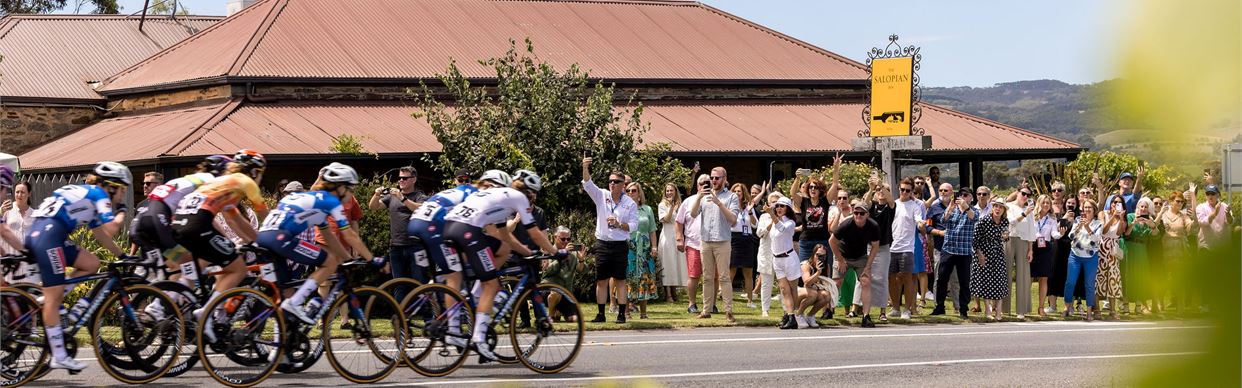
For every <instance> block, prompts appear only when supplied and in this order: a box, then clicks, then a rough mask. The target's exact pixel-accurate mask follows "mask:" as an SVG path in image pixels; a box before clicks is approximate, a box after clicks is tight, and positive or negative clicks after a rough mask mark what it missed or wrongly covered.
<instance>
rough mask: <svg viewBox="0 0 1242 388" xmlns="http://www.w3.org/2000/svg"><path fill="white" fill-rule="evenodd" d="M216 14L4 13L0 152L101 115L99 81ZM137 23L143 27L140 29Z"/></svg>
mask: <svg viewBox="0 0 1242 388" xmlns="http://www.w3.org/2000/svg"><path fill="white" fill-rule="evenodd" d="M221 19H224V18H223V17H220V16H181V15H177V16H174V17H169V16H161V17H148V18H147V19H146V21H145V22H142V21H141V18H140V17H137V16H123V15H21V14H14V15H6V16H4V17H3V18H0V54H2V55H4V60H3V61H0V77H3V78H2V79H0V151H4V152H9V153H21V152H25V151H27V150H29V149H31V148H33V147H34V146H36V145H39V144H41V143H45V142H47V141H49V140H51V139H54V138H56V137H58V136H61V135H63V134H65V133H68V132H70V131H73V130H76V129H79V128H82V127H83V126H85V125H87V124H90V123H92V122H95V121H98V120H99V119H101V118H104V117H107V116H108V108H109V107H108V105H107V98H106V97H104V96H101V95H99V93H97V92H96V91H95V87H97V86H98V85H99V83H100V82H102V81H103V80H104V79H107V78H108V77H110V76H112V75H114V74H116V73H117V72H119V71H121V70H124V69H125V68H128V67H129V66H130V65H133V64H135V63H138V62H141V61H142V60H144V59H147V58H148V57H150V56H151V55H153V54H155V53H158V52H160V51H161V50H163V49H166V48H168V47H172V46H173V45H175V44H177V42H180V41H181V40H183V39H185V38H187V37H189V36H190V35H194V34H195V33H198V32H199V31H202V30H203V29H204V28H207V26H210V25H212V24H213V23H215V22H217V21H220V20H221ZM139 23H142V30H141V31H139Z"/></svg>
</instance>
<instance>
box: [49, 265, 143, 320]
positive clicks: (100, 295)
mask: <svg viewBox="0 0 1242 388" xmlns="http://www.w3.org/2000/svg"><path fill="white" fill-rule="evenodd" d="M100 279H108V281H106V282H104V283H101V284H99V285H96V286H95V287H94V288H92V289H91V291H90V292H88V293H87V295H94V296H95V298H94V299H92V300H91V304H90V306H88V307H87V308H86V310H85V311H83V312H82V315H81V316H78V320H77V322H73V325H72V326H69V327H67V328H66V330H65V335H67V336H72V335H74V334H77V332H78V330H81V329H82V326H84V325H85V324H86V323H87V322H89V321H90V317H92V316H94V314H95V311H96V310H98V309H99V307H100V306H101V305H103V302H104V300H107V299H108V295H111V294H112V291H113V290H114V289H116V288H117V286H118V285H120V284H121V282H122V278H121V274H120V273H118V272H116V270H114V269H109V270H108V272H105V273H101V274H95V275H88V276H79V277H75V278H71V279H68V280H66V281H65V284H64V285H66V286H67V285H70V284H77V283H82V282H89V281H92V280H100ZM79 300H81V298H79ZM74 303H77V302H76V301H75V302H74ZM121 306H123V307H124V310H125V316H126V317H127V318H129V319H130V321H131V322H138V314H137V313H136V312H135V311H134V308H133V306H131V305H130V303H129V295H126V294H124V293H121ZM61 325H64V322H61Z"/></svg>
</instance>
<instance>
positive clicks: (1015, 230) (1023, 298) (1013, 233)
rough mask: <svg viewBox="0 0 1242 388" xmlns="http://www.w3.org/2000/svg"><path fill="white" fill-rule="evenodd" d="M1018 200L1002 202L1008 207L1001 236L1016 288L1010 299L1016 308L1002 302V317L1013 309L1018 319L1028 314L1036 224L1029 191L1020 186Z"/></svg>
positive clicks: (1010, 302) (1008, 302)
mask: <svg viewBox="0 0 1242 388" xmlns="http://www.w3.org/2000/svg"><path fill="white" fill-rule="evenodd" d="M1024 186H1025V185H1024ZM1017 193H1018V197H1017V199H1016V200H1014V201H1012V202H1007V203H1005V207H1006V208H1008V209H1006V211H1005V215H1006V216H1008V217H1009V227H1008V231H1007V233H1005V235H1004V240H1005V271H1006V272H1007V273H1009V274H1011V275H1008V276H1009V279H1011V280H1012V281H1013V283H1014V284H1015V286H1016V288H1015V291H1014V293H1013V297H1014V298H1017V302H1016V306H1015V302H1013V301H1012V300H1011V299H1012V298H1009V297H1006V298H1005V299H1004V300H1002V301H1001V310H1002V311H1004V313H1005V314H1009V313H1011V312H1013V311H1014V310H1015V309H1014V308H1015V307H1016V310H1017V314H1018V319H1024V318H1026V314H1030V313H1031V266H1030V262H1031V261H1032V259H1033V256H1032V255H1033V254H1034V251H1033V250H1032V249H1033V246H1032V245H1033V244H1034V243H1035V223H1034V217H1033V213H1034V212H1035V206H1034V204H1033V203H1032V200H1033V198H1031V194H1033V193H1031V189H1030V188H1029V187H1023V188H1020V189H1018V191H1017Z"/></svg>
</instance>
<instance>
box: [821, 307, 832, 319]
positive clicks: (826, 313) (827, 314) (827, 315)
mask: <svg viewBox="0 0 1242 388" xmlns="http://www.w3.org/2000/svg"><path fill="white" fill-rule="evenodd" d="M834 313H835V312H834V311H833V309H824V315H823V316H821V317H820V318H823V319H832V315H833V314H834Z"/></svg>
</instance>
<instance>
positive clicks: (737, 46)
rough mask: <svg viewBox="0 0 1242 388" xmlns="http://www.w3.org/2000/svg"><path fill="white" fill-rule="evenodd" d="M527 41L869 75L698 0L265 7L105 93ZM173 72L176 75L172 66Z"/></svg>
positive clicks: (300, 72)
mask: <svg viewBox="0 0 1242 388" xmlns="http://www.w3.org/2000/svg"><path fill="white" fill-rule="evenodd" d="M526 37H530V38H531V40H532V41H533V42H534V44H535V46H536V54H538V55H539V56H540V58H541V59H544V60H546V61H548V62H550V63H551V64H553V65H555V66H558V67H565V66H568V65H570V64H574V63H577V64H579V65H580V66H581V67H582V68H584V69H587V70H589V71H590V73H591V75H592V76H593V77H599V78H605V79H610V80H625V79H630V80H732V81H738V80H747V81H753V80H761V81H782V80H863V79H865V78H866V73H865V71H864V70H863V67H862V66H861V65H859V64H858V63H856V62H852V61H850V60H848V59H846V58H844V57H841V56H839V55H836V54H833V53H830V52H827V51H825V50H822V49H820V48H817V47H814V46H812V45H809V44H807V43H804V42H801V41H798V40H796V39H793V38H790V37H788V36H785V35H782V34H780V33H777V32H775V31H772V30H769V29H766V28H763V27H762V26H759V25H756V24H754V23H751V22H749V21H746V20H743V19H741V18H737V17H735V16H732V15H729V14H726V13H724V12H722V11H719V10H716V9H714V8H711V7H708V6H706V5H702V4H699V3H697V2H680V1H551V0H525V1H514V0H351V1H348V2H341V1H338V0H293V1H290V0H265V1H263V2H260V3H258V4H255V5H253V6H251V7H249V8H247V9H246V10H244V11H242V12H240V13H238V14H236V15H234V16H232V17H230V18H229V19H227V20H225V21H224V22H221V23H220V24H219V25H218V26H216V27H215V28H212V29H209V30H208V31H205V32H204V33H202V34H200V35H198V36H195V37H194V38H193V39H187V40H186V41H184V42H182V43H181V44H178V45H177V46H175V47H172V48H170V49H168V50H166V51H164V52H162V53H160V54H159V55H156V56H154V57H152V58H150V59H148V60H147V61H144V62H143V63H141V64H138V65H136V66H134V67H132V68H130V69H128V70H126V71H124V72H122V73H119V74H117V75H116V76H115V77H114V78H112V79H111V80H109V82H108V83H107V84H106V85H105V86H104V87H103V88H102V90H104V91H111V92H116V91H124V90H127V89H130V90H132V89H135V88H149V87H152V86H156V85H167V84H178V83H184V82H186V81H190V80H195V79H203V78H210V77H220V76H230V77H307V78H385V79H390V78H402V79H414V78H429V77H433V76H434V75H435V74H437V73H441V72H443V71H444V70H445V68H446V66H447V64H448V63H449V61H450V60H456V61H457V64H458V66H459V67H460V68H461V71H462V73H463V74H465V75H466V76H467V77H480V78H489V77H495V72H494V70H492V69H490V68H488V67H486V66H482V65H480V64H478V63H477V62H476V61H477V60H479V59H486V58H492V57H495V56H498V55H500V54H502V53H504V51H505V50H507V49H508V48H509V40H510V39H513V40H517V41H519V45H520V44H521V43H520V42H521V41H522V40H523V39H524V38H526ZM173 69H176V71H172V70H173Z"/></svg>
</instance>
